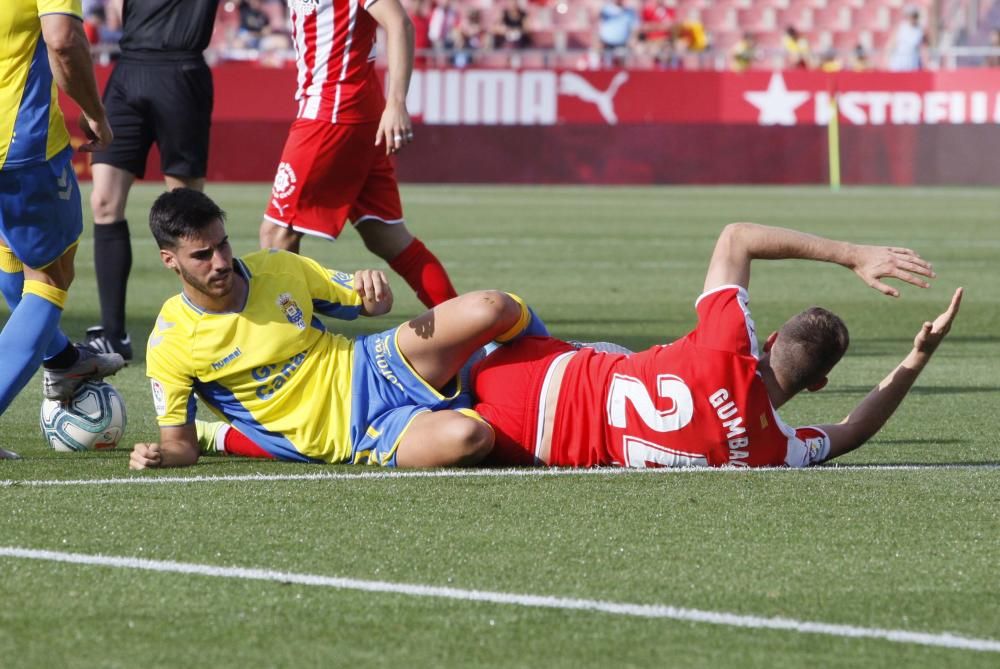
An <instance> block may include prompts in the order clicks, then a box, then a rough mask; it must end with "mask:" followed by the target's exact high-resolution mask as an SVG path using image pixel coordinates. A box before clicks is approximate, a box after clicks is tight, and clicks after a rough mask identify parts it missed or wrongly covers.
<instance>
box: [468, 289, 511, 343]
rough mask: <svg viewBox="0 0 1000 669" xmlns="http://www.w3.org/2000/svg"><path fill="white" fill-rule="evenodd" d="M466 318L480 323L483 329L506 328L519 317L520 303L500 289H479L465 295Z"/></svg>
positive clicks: (503, 329) (497, 329) (498, 330)
mask: <svg viewBox="0 0 1000 669" xmlns="http://www.w3.org/2000/svg"><path fill="white" fill-rule="evenodd" d="M466 301H467V302H468V304H467V305H464V306H467V308H468V310H467V312H465V313H466V315H467V318H468V319H469V320H471V321H474V322H476V323H478V324H479V325H480V329H482V330H484V331H489V330H496V331H497V332H498V333H499V332H503V331H505V330H507V329H508V328H510V327H512V326H513V325H514V324H515V323H517V321H518V319H519V318H520V317H521V305H519V304H518V303H517V301H516V300H514V298H512V297H511V296H510V295H508V294H507V293H505V292H503V291H500V290H479V291H476V292H474V293H469V294H468V295H466Z"/></svg>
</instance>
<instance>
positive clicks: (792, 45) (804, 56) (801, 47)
mask: <svg viewBox="0 0 1000 669" xmlns="http://www.w3.org/2000/svg"><path fill="white" fill-rule="evenodd" d="M781 45H782V47H783V48H784V50H785V67H786V68H789V69H799V70H808V69H810V68H811V67H812V52H811V51H810V50H809V40H807V39H806V38H805V37H804V36H803V35H802V34H801V33H800V32H799V31H798V29H797V28H796V27H795V26H788V27H787V28H785V36H784V37H783V38H782V40H781Z"/></svg>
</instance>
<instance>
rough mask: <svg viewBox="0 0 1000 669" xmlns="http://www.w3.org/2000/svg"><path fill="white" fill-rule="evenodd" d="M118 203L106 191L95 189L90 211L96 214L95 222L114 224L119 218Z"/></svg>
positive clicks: (91, 194)
mask: <svg viewBox="0 0 1000 669" xmlns="http://www.w3.org/2000/svg"><path fill="white" fill-rule="evenodd" d="M118 208H119V207H118V202H117V201H116V199H115V198H113V197H112V196H111V193H109V192H108V191H107V190H105V189H98V188H95V189H94V190H93V191H91V193H90V209H91V211H92V212H93V213H94V222H95V223H97V224H101V223H114V222H115V221H116V220H118V219H119V218H120V216H118Z"/></svg>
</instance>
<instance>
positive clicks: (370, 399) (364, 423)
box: [351, 328, 472, 467]
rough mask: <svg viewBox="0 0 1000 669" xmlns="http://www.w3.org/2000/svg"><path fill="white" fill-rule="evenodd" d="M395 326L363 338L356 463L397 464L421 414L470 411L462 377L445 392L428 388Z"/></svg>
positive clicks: (355, 406) (357, 372) (355, 381)
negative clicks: (405, 354)
mask: <svg viewBox="0 0 1000 669" xmlns="http://www.w3.org/2000/svg"><path fill="white" fill-rule="evenodd" d="M398 330H399V328H392V329H391V330H386V331H385V332H380V333H378V334H374V335H365V336H362V337H358V339H357V340H356V341H355V344H354V369H353V374H352V378H351V447H352V449H353V450H352V453H351V462H352V463H355V464H357V463H361V464H375V465H382V466H385V467H395V466H396V449H397V447H398V446H399V441H400V440H401V439H402V438H403V433H404V432H406V428H408V427H409V426H410V423H411V422H412V421H413V419H414V418H416V417H417V416H418V415H419V414H422V413H424V412H426V411H437V410H440V409H468V408H470V407H471V406H472V402H471V398H470V396H469V395H468V393H463V392H462V381H461V379H460V378H459V377H456V378H455V380H453V381H452V382H451V383H450V384H449V385H450V387H449V388H445V389H444V391H443V392H439V391H437V390H436V389H435V388H434V387H432V386H431V385H430V384H428V383H427V382H426V381H425V380H424V379H423V378H421V376H420V375H419V374H417V372H416V371H414V369H413V368H412V367H410V363H409V362H407V360H406V358H404V357H403V355H402V354H401V353H400V352H399V347H398V345H397V343H396V333H397V331H398Z"/></svg>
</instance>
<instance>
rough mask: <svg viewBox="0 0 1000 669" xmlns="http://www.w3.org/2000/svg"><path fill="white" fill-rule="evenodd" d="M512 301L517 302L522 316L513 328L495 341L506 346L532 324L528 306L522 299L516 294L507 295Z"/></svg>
mask: <svg viewBox="0 0 1000 669" xmlns="http://www.w3.org/2000/svg"><path fill="white" fill-rule="evenodd" d="M507 295H509V296H510V298H511V299H512V300H514V301H515V302H517V305H518V306H519V307H521V316H520V318H518V319H517V323H514V325H513V327H511V328H510V329H509V330H507V331H506V332H504V333H503V334H501V335H500V336H498V337H497V338H496V339H494V341H495V342H497V343H498V344H506V343H507V342H509V341H510V340H511V339H513V338H514V337H516V336H517V335H519V334H521V333H522V332H524V328H526V327H528V323H530V322H531V312H530V311H528V305H527V304H525V303H524V300H522V299H521V298H520V297H518V296H517V295H515V294H514V293H507Z"/></svg>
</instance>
